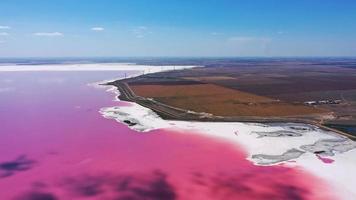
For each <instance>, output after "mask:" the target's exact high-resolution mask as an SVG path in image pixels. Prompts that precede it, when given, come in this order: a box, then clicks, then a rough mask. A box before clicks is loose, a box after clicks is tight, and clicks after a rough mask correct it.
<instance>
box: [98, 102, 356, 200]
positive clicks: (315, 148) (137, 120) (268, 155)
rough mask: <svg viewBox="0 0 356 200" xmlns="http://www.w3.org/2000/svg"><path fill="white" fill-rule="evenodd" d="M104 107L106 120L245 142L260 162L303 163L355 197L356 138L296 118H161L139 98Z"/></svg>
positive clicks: (339, 190) (145, 129) (241, 144)
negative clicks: (269, 120) (277, 120)
mask: <svg viewBox="0 0 356 200" xmlns="http://www.w3.org/2000/svg"><path fill="white" fill-rule="evenodd" d="M129 104H130V106H123V107H120V106H116V107H108V108H102V109H101V110H100V113H101V114H102V115H103V116H104V117H105V118H108V119H113V120H116V121H118V122H120V123H125V124H127V125H128V126H129V127H130V128H131V129H134V130H136V131H139V132H142V133H148V132H149V131H151V130H155V129H162V128H164V129H173V130H178V131H176V132H179V133H182V134H202V135H204V136H208V137H212V138H215V139H219V140H223V141H225V142H227V143H230V144H233V145H236V146H238V147H243V148H244V149H245V151H246V152H247V155H248V157H247V159H248V160H250V161H251V162H253V163H254V164H256V165H277V164H282V165H286V166H290V167H300V168H302V169H304V170H307V171H308V172H310V173H312V174H314V175H316V176H317V177H320V178H322V179H323V180H326V181H327V182H328V183H329V184H330V185H331V186H332V187H333V188H334V189H335V191H337V194H339V195H340V198H341V199H355V198H356V192H355V191H354V186H356V175H354V173H353V170H354V169H355V168H356V143H355V142H353V141H352V140H350V139H348V138H346V137H344V136H341V135H339V134H337V133H333V132H330V131H326V130H322V129H320V128H318V127H316V126H313V125H308V124H297V123H271V124H262V123H239V122H191V121H190V122H188V121H170V120H163V119H161V118H160V117H159V116H158V115H157V114H156V113H154V112H153V111H152V110H150V109H148V108H145V107H143V106H141V105H138V104H136V103H129Z"/></svg>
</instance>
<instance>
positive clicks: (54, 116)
mask: <svg viewBox="0 0 356 200" xmlns="http://www.w3.org/2000/svg"><path fill="white" fill-rule="evenodd" d="M122 74H123V73H121V74H120V72H6V73H0V91H1V93H0V122H1V126H0V199H1V200H3V199H4V200H6V199H20V200H53V199H118V200H129V199H130V200H131V199H132V200H136V199H148V200H156V199H168V200H171V199H188V200H189V199H204V200H205V199H206V200H209V199H224V200H225V199H242V200H247V199H252V200H254V199H276V200H278V199H281V200H282V199H283V200H285V199H335V198H334V197H332V196H330V194H328V193H326V191H329V190H328V188H327V186H326V185H325V184H324V183H323V182H322V181H321V180H318V179H317V178H315V177H313V176H312V175H310V174H307V173H306V172H304V171H303V170H301V169H298V168H288V167H284V166H271V167H261V166H254V165H253V164H252V163H250V162H249V161H247V160H246V159H245V158H246V155H245V153H244V151H243V150H239V149H238V148H237V147H235V146H234V147H232V146H229V145H227V144H225V143H224V142H222V141H215V140H212V139H210V138H204V137H202V136H201V135H200V134H199V135H198V134H184V133H177V132H174V131H172V130H157V131H152V132H150V133H144V134H143V133H137V132H135V131H132V130H130V129H128V128H127V127H126V126H125V125H123V124H120V123H117V122H115V121H113V120H109V119H105V118H103V117H102V116H101V115H100V113H99V112H98V111H99V109H100V108H102V107H108V106H114V105H122V106H127V104H125V103H119V102H114V101H112V100H113V97H114V95H113V94H110V93H108V92H106V91H105V90H103V89H98V88H94V87H90V86H88V85H87V83H90V82H95V81H99V80H104V79H110V78H113V77H118V76H120V75H122ZM1 88H2V89H1ZM4 88H6V89H4Z"/></svg>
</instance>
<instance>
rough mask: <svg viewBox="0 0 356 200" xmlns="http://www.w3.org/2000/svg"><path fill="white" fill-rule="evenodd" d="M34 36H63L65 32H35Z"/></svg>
mask: <svg viewBox="0 0 356 200" xmlns="http://www.w3.org/2000/svg"><path fill="white" fill-rule="evenodd" d="M33 35H34V36H43V37H61V36H63V33H60V32H38V33H33Z"/></svg>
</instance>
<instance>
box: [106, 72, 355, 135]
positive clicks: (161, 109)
mask: <svg viewBox="0 0 356 200" xmlns="http://www.w3.org/2000/svg"><path fill="white" fill-rule="evenodd" d="M131 78H135V76H132V77H130V78H126V79H119V80H114V81H109V82H107V83H106V85H111V86H115V87H116V89H117V90H118V91H119V96H118V98H119V99H121V100H123V101H129V102H135V103H137V104H139V105H141V106H144V107H146V108H149V109H151V110H153V111H154V112H156V113H157V114H158V115H159V116H160V117H162V118H163V119H168V120H181V121H198V122H246V123H304V124H312V125H315V126H318V127H319V128H321V129H324V130H328V131H333V132H336V133H338V134H340V135H343V136H346V137H348V138H350V139H352V140H356V136H354V135H352V134H349V133H346V132H343V131H340V130H337V129H334V128H330V127H327V126H324V125H323V124H321V123H319V122H317V121H315V120H312V119H308V118H307V117H293V116H287V117H254V116H244V117H242V116H236V117H221V116H213V115H210V114H207V113H197V112H193V111H188V110H184V109H180V108H177V107H173V106H169V105H166V104H164V103H161V102H157V101H155V100H153V99H149V98H144V97H141V96H137V95H136V94H135V93H134V92H133V91H132V90H131V89H130V86H129V85H128V84H127V83H126V80H128V79H131Z"/></svg>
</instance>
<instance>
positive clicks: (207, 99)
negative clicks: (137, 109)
mask: <svg viewBox="0 0 356 200" xmlns="http://www.w3.org/2000/svg"><path fill="white" fill-rule="evenodd" d="M130 88H131V89H132V90H133V91H134V92H135V94H136V95H139V96H142V97H148V98H153V99H155V100H157V101H159V102H162V103H165V104H167V105H171V106H175V107H178V108H182V109H187V110H192V111H196V112H207V113H211V114H214V115H218V116H299V115H308V114H319V113H322V112H325V111H323V110H319V109H316V108H313V107H307V106H303V105H294V104H289V103H285V102H280V101H277V100H274V99H271V98H267V97H263V96H258V95H254V94H251V93H247V92H242V91H239V90H235V89H229V88H225V87H222V86H218V85H214V84H190V85H159V84H154V85H147V84H146V85H130Z"/></svg>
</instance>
